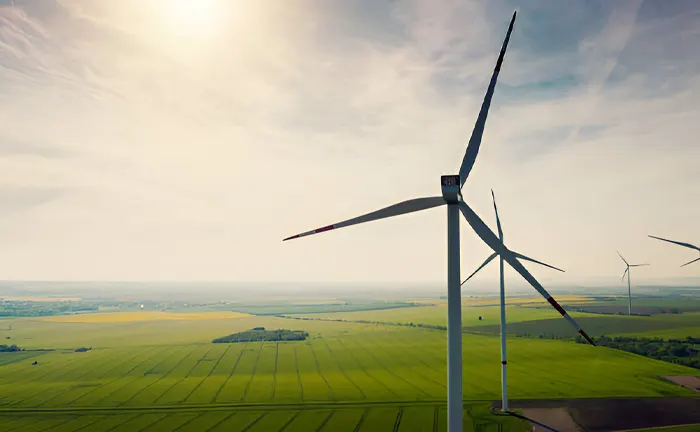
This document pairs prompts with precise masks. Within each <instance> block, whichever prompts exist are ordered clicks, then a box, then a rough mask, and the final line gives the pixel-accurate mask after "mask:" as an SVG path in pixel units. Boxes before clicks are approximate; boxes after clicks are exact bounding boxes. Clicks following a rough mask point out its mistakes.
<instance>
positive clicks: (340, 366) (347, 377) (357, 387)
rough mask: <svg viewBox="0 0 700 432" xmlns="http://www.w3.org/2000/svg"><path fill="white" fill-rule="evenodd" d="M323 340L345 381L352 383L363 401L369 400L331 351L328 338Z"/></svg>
mask: <svg viewBox="0 0 700 432" xmlns="http://www.w3.org/2000/svg"><path fill="white" fill-rule="evenodd" d="M321 340H322V341H323V344H324V345H325V346H326V348H327V349H328V353H329V354H330V355H331V358H332V359H333V361H335V364H336V365H338V369H340V372H342V373H343V376H345V379H347V380H348V381H350V383H351V384H352V385H353V386H355V388H356V389H357V391H359V392H360V394H361V395H362V399H367V395H366V394H365V392H364V391H363V390H362V388H360V386H359V385H357V383H356V382H355V381H353V380H352V378H350V376H349V375H348V374H347V372H345V368H343V365H341V364H340V362H339V361H338V359H337V358H336V356H335V355H334V354H333V350H331V346H330V345H328V341H327V340H326V338H323V337H322V338H321Z"/></svg>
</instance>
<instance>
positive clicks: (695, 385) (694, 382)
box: [663, 375, 700, 391]
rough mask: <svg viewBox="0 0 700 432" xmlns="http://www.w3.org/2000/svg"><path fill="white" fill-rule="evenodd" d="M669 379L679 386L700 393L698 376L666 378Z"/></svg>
mask: <svg viewBox="0 0 700 432" xmlns="http://www.w3.org/2000/svg"><path fill="white" fill-rule="evenodd" d="M663 378H664V379H667V380H669V381H671V382H673V383H676V384H678V385H679V386H682V387H686V388H689V389H691V390H695V391H700V378H699V377H696V376H688V375H686V376H665V377H663Z"/></svg>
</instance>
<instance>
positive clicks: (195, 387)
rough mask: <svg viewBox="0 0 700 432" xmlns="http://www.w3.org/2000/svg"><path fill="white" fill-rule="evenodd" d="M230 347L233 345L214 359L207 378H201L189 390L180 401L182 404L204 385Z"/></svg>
mask: <svg viewBox="0 0 700 432" xmlns="http://www.w3.org/2000/svg"><path fill="white" fill-rule="evenodd" d="M231 345H233V344H228V346H227V347H226V349H225V350H224V352H223V353H221V356H220V357H219V358H218V359H216V362H215V363H214V366H212V368H211V370H210V371H209V373H208V374H207V376H205V377H204V378H202V380H201V381H200V382H198V383H197V385H196V386H194V388H193V389H192V390H190V392H189V393H187V396H185V398H184V399H183V400H182V401H183V402H187V399H189V398H190V396H192V394H194V392H195V391H197V389H198V388H199V387H200V386H201V385H202V384H204V381H206V380H207V378H209V377H210V376H211V373H212V372H214V371H215V370H216V367H217V366H218V365H219V363H220V362H221V359H222V358H224V356H225V355H226V353H227V352H228V350H229V348H231Z"/></svg>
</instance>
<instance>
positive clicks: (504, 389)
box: [462, 190, 564, 412]
mask: <svg viewBox="0 0 700 432" xmlns="http://www.w3.org/2000/svg"><path fill="white" fill-rule="evenodd" d="M491 197H492V198H493V210H494V212H495V213H496V225H497V227H498V238H499V239H500V240H501V243H503V230H502V229H501V218H500V217H499V216H498V207H497V206H496V195H495V194H494V193H493V190H491ZM513 254H514V255H515V256H516V257H518V258H520V259H522V260H525V261H530V262H534V263H537V264H540V265H543V266H545V267H549V268H551V269H554V270H559V271H560V272H563V271H564V270H562V269H560V268H557V267H554V266H551V265H549V264H545V263H543V262H541V261H537V260H536V259H532V258H529V257H527V256H525V255H523V254H519V253H517V252H513ZM496 255H498V254H497V253H495V252H494V253H493V254H491V255H490V256H489V257H488V258H486V261H484V263H483V264H481V265H480V266H479V268H477V269H476V270H474V273H472V274H471V275H470V276H469V277H468V278H466V279H465V280H464V282H462V285H464V284H465V283H466V282H467V281H468V280H469V279H471V278H472V277H474V275H475V274H477V273H478V272H479V270H481V269H482V268H484V267H486V266H487V265H488V263H490V262H491V261H493V259H494V258H496ZM503 272H504V266H503V257H501V258H500V273H501V290H500V294H501V409H502V410H503V411H504V412H508V384H507V375H506V365H507V364H508V360H507V358H506V357H507V356H506V288H505V277H504V274H503Z"/></svg>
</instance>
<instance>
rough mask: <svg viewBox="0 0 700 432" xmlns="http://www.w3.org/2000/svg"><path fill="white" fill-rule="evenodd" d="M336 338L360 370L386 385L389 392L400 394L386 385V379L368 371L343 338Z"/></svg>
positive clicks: (378, 382)
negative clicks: (383, 379)
mask: <svg viewBox="0 0 700 432" xmlns="http://www.w3.org/2000/svg"><path fill="white" fill-rule="evenodd" d="M335 340H336V341H338V343H339V344H340V345H342V346H343V348H345V350H346V351H347V352H348V354H350V357H352V359H353V360H354V361H355V363H357V366H358V367H359V368H360V370H361V371H362V372H364V374H365V375H367V376H368V377H370V378H371V379H373V380H374V381H375V382H376V383H377V384H379V385H380V386H382V387H384V388H385V389H387V391H388V392H389V393H391V394H392V395H393V396H398V395H397V394H396V392H395V391H394V390H392V389H391V387H389V386H388V385H386V383H385V382H384V381H382V380H380V379H379V378H377V377H375V376H374V375H372V374H371V373H369V371H368V370H367V369H365V366H364V365H363V364H362V363H361V362H360V361H359V360H357V357H355V354H354V353H353V352H352V350H351V349H348V347H347V345H345V343H343V341H342V340H340V339H337V338H336V339H335Z"/></svg>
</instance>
